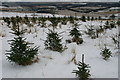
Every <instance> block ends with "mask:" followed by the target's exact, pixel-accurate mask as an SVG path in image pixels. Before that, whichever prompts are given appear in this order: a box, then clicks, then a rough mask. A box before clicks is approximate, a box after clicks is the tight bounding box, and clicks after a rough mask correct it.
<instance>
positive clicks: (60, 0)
mask: <svg viewBox="0 0 120 80" xmlns="http://www.w3.org/2000/svg"><path fill="white" fill-rule="evenodd" d="M1 1H2V2H18V1H19V2H67V1H72V2H87V1H91V2H94V1H95V2H118V1H120V0H1Z"/></svg>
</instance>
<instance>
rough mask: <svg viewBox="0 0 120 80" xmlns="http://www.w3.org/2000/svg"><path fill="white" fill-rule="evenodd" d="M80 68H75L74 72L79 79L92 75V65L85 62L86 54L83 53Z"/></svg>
mask: <svg viewBox="0 0 120 80" xmlns="http://www.w3.org/2000/svg"><path fill="white" fill-rule="evenodd" d="M77 65H78V67H77V68H78V70H73V72H72V73H75V74H76V76H77V77H78V78H79V80H88V79H89V77H90V76H91V75H90V70H89V68H90V66H89V65H88V64H85V63H84V54H83V55H82V62H80V61H79V63H78V64H77Z"/></svg>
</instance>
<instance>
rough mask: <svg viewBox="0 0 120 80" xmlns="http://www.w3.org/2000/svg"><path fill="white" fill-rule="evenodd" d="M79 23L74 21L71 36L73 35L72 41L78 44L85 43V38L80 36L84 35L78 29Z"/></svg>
mask: <svg viewBox="0 0 120 80" xmlns="http://www.w3.org/2000/svg"><path fill="white" fill-rule="evenodd" d="M77 26H78V24H77V23H74V26H73V27H74V28H73V29H72V30H71V31H70V36H72V37H73V38H72V41H73V42H76V43H77V44H82V43H83V39H82V38H80V36H82V34H81V33H80V31H79V30H78V27H77Z"/></svg>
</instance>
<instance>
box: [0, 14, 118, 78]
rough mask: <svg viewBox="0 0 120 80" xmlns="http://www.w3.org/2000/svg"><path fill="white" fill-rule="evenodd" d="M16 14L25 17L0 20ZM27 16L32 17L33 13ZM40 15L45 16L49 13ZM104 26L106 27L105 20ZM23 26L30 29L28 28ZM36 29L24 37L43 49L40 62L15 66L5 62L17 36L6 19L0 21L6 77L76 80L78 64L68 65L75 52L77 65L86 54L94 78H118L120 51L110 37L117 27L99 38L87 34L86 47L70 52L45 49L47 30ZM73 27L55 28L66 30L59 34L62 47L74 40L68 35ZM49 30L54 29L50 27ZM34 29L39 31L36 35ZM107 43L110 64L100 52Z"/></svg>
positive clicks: (88, 22)
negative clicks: (10, 41) (73, 79)
mask: <svg viewBox="0 0 120 80" xmlns="http://www.w3.org/2000/svg"><path fill="white" fill-rule="evenodd" d="M16 15H19V16H22V17H23V16H25V15H26V14H23V13H7V12H5V13H4V14H3V15H0V17H3V16H4V17H6V16H7V17H11V16H16ZM27 15H28V16H30V15H31V13H30V14H27ZM38 15H41V16H46V15H47V14H38ZM57 16H58V15H57ZM46 23H47V25H49V24H51V23H50V22H49V21H46ZM78 23H79V24H81V25H80V26H79V29H80V30H82V31H85V30H86V28H85V25H90V24H91V21H87V22H82V21H78ZM100 23H101V22H100V21H92V24H93V25H95V26H96V27H98V26H99V25H100ZM102 25H104V21H103V24H102ZM21 26H22V27H23V28H27V29H28V27H26V25H21ZM34 26H35V27H33V28H31V30H32V33H27V32H26V34H25V35H24V37H25V38H27V41H29V42H32V43H34V45H36V46H40V48H39V59H40V60H39V62H38V63H34V64H32V65H29V66H19V65H16V64H13V65H11V64H10V63H9V62H8V61H7V60H6V56H5V52H6V50H9V49H10V45H9V44H8V41H7V40H11V39H13V37H14V35H13V34H11V33H9V32H11V29H10V28H8V27H7V25H6V23H4V21H3V20H0V30H1V29H2V30H1V32H0V33H2V34H4V35H5V36H4V37H0V40H1V42H2V43H0V45H1V46H2V50H0V54H1V55H2V59H1V58H0V63H2V70H3V72H2V77H3V78H75V74H73V73H72V71H73V70H76V69H77V65H75V64H74V62H70V63H69V61H70V60H71V59H72V57H73V56H74V54H73V53H72V51H73V50H75V52H76V60H77V62H78V61H81V55H82V54H85V63H86V64H89V65H90V66H91V68H90V74H91V78H118V53H117V51H118V50H117V49H116V48H115V46H116V45H115V44H114V43H113V41H112V39H111V37H110V36H114V35H115V34H117V33H118V27H117V28H113V29H112V30H107V31H106V33H105V34H101V35H100V37H99V38H97V39H91V38H90V37H88V35H86V34H84V35H83V36H82V38H83V40H84V43H83V44H80V45H77V44H76V43H70V44H67V47H68V49H66V50H65V51H64V52H62V53H59V52H55V51H50V50H46V49H45V46H44V41H43V40H46V33H47V32H48V28H40V26H37V25H34ZM71 26H72V25H71V24H69V22H68V23H67V25H61V28H60V27H57V29H56V31H57V32H63V31H64V32H63V33H62V34H60V35H61V36H62V38H63V39H62V44H63V45H65V40H66V39H70V38H71V37H70V36H68V35H69V31H70V29H71ZM49 29H51V27H50V28H49ZM28 30H29V29H28ZM35 30H37V31H36V32H35ZM2 44H3V45H2ZM104 44H106V45H107V47H108V48H109V49H110V50H111V51H112V53H113V54H112V56H113V57H111V58H110V59H109V60H108V61H105V60H103V58H102V56H101V55H100V52H101V49H103V48H104ZM0 68H1V67H0ZM0 75H1V73H0Z"/></svg>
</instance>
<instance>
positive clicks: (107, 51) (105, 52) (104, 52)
mask: <svg viewBox="0 0 120 80" xmlns="http://www.w3.org/2000/svg"><path fill="white" fill-rule="evenodd" d="M100 54H101V55H102V56H103V59H104V60H108V59H109V58H110V57H112V52H111V51H110V49H108V48H107V47H106V46H105V48H104V49H103V50H102V51H101V53H100Z"/></svg>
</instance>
